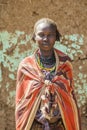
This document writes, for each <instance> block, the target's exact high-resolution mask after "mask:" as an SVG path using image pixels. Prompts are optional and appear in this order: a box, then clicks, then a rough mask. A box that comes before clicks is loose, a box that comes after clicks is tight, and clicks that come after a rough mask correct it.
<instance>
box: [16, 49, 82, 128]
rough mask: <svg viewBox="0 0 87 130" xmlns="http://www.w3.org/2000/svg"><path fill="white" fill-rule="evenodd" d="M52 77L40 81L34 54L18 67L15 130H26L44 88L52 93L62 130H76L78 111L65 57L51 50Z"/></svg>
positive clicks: (68, 64) (40, 76)
mask: <svg viewBox="0 0 87 130" xmlns="http://www.w3.org/2000/svg"><path fill="white" fill-rule="evenodd" d="M54 52H55V57H56V72H55V73H56V74H55V76H54V77H53V78H52V80H51V81H50V82H49V81H48V80H45V79H44V75H43V74H42V73H41V70H40V67H39V65H38V63H37V62H36V58H35V53H37V51H36V52H35V53H34V54H33V55H32V56H29V57H26V58H25V59H24V60H23V61H22V62H21V63H20V65H19V68H18V73H17V87H16V110H15V117H16V130H30V129H31V126H32V123H33V121H34V118H35V115H36V112H37V110H38V107H39V105H40V102H41V95H42V94H43V93H44V91H45V89H49V90H50V91H53V92H56V94H57V98H56V102H57V103H58V106H59V109H60V112H61V116H62V120H63V123H64V125H65V128H66V130H79V129H80V128H79V119H78V110H77V106H76V103H75V100H74V98H73V95H72V92H73V75H72V65H71V63H70V59H69V57H68V56H67V55H65V54H64V53H62V52H61V51H59V50H56V49H54Z"/></svg>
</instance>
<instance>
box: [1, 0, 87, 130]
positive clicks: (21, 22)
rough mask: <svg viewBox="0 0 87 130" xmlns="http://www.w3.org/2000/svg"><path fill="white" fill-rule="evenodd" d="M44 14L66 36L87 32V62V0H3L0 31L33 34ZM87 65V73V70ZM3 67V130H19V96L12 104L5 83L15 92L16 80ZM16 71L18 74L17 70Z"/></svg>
mask: <svg viewBox="0 0 87 130" xmlns="http://www.w3.org/2000/svg"><path fill="white" fill-rule="evenodd" d="M43 17H49V18H51V19H53V20H54V21H56V23H57V25H58V29H59V31H60V33H61V34H62V35H66V34H67V35H71V34H79V35H84V48H83V51H84V52H85V58H84V57H82V60H85V63H86V64H87V37H86V36H87V0H0V32H2V31H7V32H11V33H14V32H15V30H19V31H21V32H22V31H23V32H25V33H27V34H31V32H33V26H34V23H35V22H36V21H37V20H38V19H40V18H43ZM0 45H1V46H0V48H3V47H2V46H3V45H2V44H0ZM21 49H23V48H21ZM82 60H81V62H82ZM81 62H78V63H76V61H75V62H74V64H76V66H77V67H78V66H79V65H80V64H81ZM86 64H84V71H82V73H83V74H84V73H86V71H87V70H86ZM76 66H75V67H74V68H75V72H77V68H76ZM1 69H2V70H3V73H2V81H1V85H2V87H1V88H0V89H1V90H0V130H15V117H14V113H15V112H14V111H15V105H14V104H15V103H13V102H15V101H14V98H15V97H13V98H10V101H9V104H8V103H7V100H6V97H7V96H8V91H6V89H5V83H6V82H9V83H10V89H9V91H12V90H14V91H15V83H16V80H9V79H8V70H7V68H6V67H5V68H4V67H3V64H1ZM14 73H15V75H16V72H14ZM86 81H87V80H86ZM10 102H11V103H10ZM12 103H13V104H12ZM83 109H84V108H83V107H81V114H82V118H81V123H82V130H87V115H86V113H85V114H84V112H83ZM85 109H86V107H85ZM85 112H87V110H85Z"/></svg>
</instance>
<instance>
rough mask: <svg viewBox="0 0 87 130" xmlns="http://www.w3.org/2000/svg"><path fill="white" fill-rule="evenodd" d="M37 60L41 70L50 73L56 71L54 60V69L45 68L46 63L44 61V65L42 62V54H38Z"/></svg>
mask: <svg viewBox="0 0 87 130" xmlns="http://www.w3.org/2000/svg"><path fill="white" fill-rule="evenodd" d="M53 58H54V57H53ZM36 59H37V62H38V65H39V66H40V68H41V69H42V70H46V71H50V72H53V71H54V70H55V68H56V65H55V60H53V61H54V63H52V67H45V66H44V61H43V63H42V62H41V58H40V54H37V55H36Z"/></svg>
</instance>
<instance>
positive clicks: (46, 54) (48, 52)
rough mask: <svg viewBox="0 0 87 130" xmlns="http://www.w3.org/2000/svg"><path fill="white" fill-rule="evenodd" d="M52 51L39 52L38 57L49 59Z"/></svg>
mask: <svg viewBox="0 0 87 130" xmlns="http://www.w3.org/2000/svg"><path fill="white" fill-rule="evenodd" d="M53 53H54V51H53V49H52V50H49V51H48V50H47V51H43V50H40V55H41V56H42V57H44V58H49V57H51V56H52V55H53Z"/></svg>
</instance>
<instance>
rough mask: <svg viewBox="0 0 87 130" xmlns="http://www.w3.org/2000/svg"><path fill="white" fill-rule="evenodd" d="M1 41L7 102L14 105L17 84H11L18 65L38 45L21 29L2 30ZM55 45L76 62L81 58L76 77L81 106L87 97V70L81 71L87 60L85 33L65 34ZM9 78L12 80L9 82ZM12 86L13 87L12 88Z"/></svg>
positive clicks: (0, 73) (1, 75)
mask: <svg viewBox="0 0 87 130" xmlns="http://www.w3.org/2000/svg"><path fill="white" fill-rule="evenodd" d="M0 41H1V46H2V50H0V54H1V56H2V57H1V58H0V62H1V67H2V66H3V68H4V70H6V71H7V72H8V74H7V75H6V76H8V77H7V80H6V82H5V83H4V87H5V91H7V93H8V97H7V99H6V103H7V104H8V105H10V103H11V102H13V103H12V104H11V105H13V106H14V97H15V86H14V88H13V87H12V86H11V84H12V82H13V81H15V80H16V72H17V68H18V65H19V63H20V61H21V60H22V59H23V58H24V57H26V56H28V55H31V54H32V53H33V51H34V50H35V49H36V48H37V45H36V44H35V43H31V42H30V36H29V35H28V34H26V33H25V32H21V31H15V33H9V32H7V31H2V32H0ZM55 47H56V48H58V49H60V50H62V51H63V52H65V53H66V54H68V55H69V56H70V57H71V59H72V61H73V62H74V63H75V62H78V60H79V61H80V60H81V64H79V66H78V68H77V69H78V72H77V75H76V76H75V77H74V80H75V90H76V92H77V94H78V97H79V98H77V99H78V104H79V107H81V105H84V104H85V103H86V98H87V71H86V72H85V74H84V73H83V72H81V70H83V69H84V65H85V64H86V62H87V56H86V55H85V53H84V50H83V47H84V35H79V34H73V35H65V36H63V37H62V38H61V41H60V42H56V44H55ZM83 59H84V60H83ZM72 64H73V63H72ZM74 71H75V70H74ZM2 73H3V72H2V69H1V72H0V77H1V78H0V80H1V82H4V78H5V77H3V74H2ZM9 80H10V81H11V82H9ZM0 87H1V89H2V88H3V86H0ZM11 87H12V88H13V89H12V90H11ZM10 99H11V100H10ZM12 99H13V100H12Z"/></svg>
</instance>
